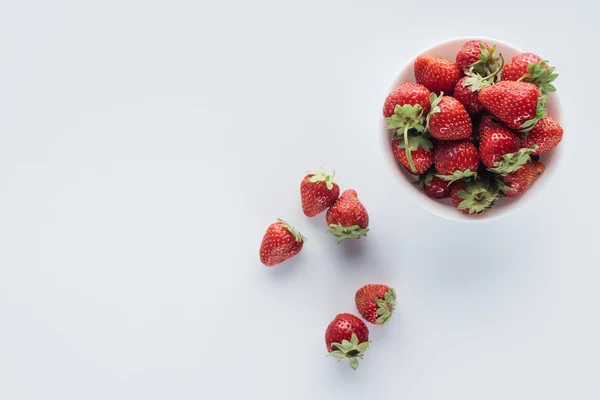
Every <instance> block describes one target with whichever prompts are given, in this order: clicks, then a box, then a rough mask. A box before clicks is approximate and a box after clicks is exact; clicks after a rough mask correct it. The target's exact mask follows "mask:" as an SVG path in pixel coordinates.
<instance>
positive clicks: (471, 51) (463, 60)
mask: <svg viewBox="0 0 600 400" xmlns="http://www.w3.org/2000/svg"><path fill="white" fill-rule="evenodd" d="M495 51H496V46H492V47H490V46H489V45H488V44H487V43H485V42H482V41H481V40H469V41H468V42H466V43H465V44H463V45H462V47H461V48H460V50H459V51H458V53H457V54H456V65H458V68H459V69H460V70H461V71H463V72H466V71H468V70H469V69H470V68H473V72H475V73H477V74H479V75H481V76H486V75H489V74H490V73H492V71H495V70H497V69H498V65H500V59H499V57H496V56H495V55H494V52H495Z"/></svg>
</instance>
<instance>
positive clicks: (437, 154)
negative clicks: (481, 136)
mask: <svg viewBox="0 0 600 400" xmlns="http://www.w3.org/2000/svg"><path fill="white" fill-rule="evenodd" d="M433 163H434V164H435V169H436V170H437V171H438V173H439V174H440V175H452V174H453V173H454V172H455V171H465V170H467V169H470V170H471V171H473V172H475V171H477V168H478V167H479V153H478V152H477V147H475V146H474V145H473V143H471V142H469V141H468V140H460V141H448V142H440V143H439V144H438V147H436V149H435V150H434V152H433Z"/></svg>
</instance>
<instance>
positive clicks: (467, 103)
mask: <svg viewBox="0 0 600 400" xmlns="http://www.w3.org/2000/svg"><path fill="white" fill-rule="evenodd" d="M468 78H469V77H468V76H463V77H462V78H460V80H459V81H458V82H457V83H456V86H455V87H454V98H455V99H456V100H458V101H460V102H461V104H462V105H463V106H464V107H465V109H466V110H467V112H468V113H469V114H477V113H478V112H480V111H482V110H483V104H481V102H480V101H479V99H478V98H477V96H478V95H479V93H478V92H474V91H472V90H471V86H465V85H464V83H465V81H466V80H467V79H468Z"/></svg>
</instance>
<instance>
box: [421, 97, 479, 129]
mask: <svg viewBox="0 0 600 400" xmlns="http://www.w3.org/2000/svg"><path fill="white" fill-rule="evenodd" d="M427 118H428V125H427V126H428V127H429V132H430V133H431V135H432V136H433V137H435V138H436V139H441V140H457V139H466V138H468V137H469V136H471V133H472V130H473V124H472V123H471V117H469V114H468V113H467V110H465V107H464V106H463V105H462V104H461V103H460V102H459V101H458V100H456V99H455V98H454V97H450V96H444V95H440V96H437V95H436V94H435V93H432V94H431V112H430V113H429V116H428V117H427Z"/></svg>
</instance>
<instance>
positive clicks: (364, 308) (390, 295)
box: [354, 284, 396, 325]
mask: <svg viewBox="0 0 600 400" xmlns="http://www.w3.org/2000/svg"><path fill="white" fill-rule="evenodd" d="M354 301H355V302H356V308H357V309H358V312H359V314H360V315H361V316H362V317H363V318H364V319H365V320H367V321H369V322H370V323H372V324H377V325H385V324H387V322H388V321H389V319H390V317H391V316H392V314H393V312H394V310H395V309H396V292H395V291H394V289H392V288H390V287H388V286H386V285H377V284H369V285H365V286H363V287H361V288H360V289H358V290H357V291H356V295H355V296H354Z"/></svg>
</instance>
